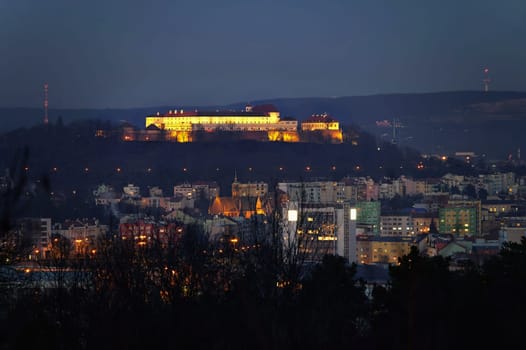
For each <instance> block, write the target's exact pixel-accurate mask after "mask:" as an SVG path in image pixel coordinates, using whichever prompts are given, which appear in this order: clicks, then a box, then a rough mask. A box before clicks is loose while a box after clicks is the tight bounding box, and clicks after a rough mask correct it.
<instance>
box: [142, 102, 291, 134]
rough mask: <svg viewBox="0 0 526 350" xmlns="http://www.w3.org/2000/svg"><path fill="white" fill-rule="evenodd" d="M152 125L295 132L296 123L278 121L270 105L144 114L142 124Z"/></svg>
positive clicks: (182, 128)
mask: <svg viewBox="0 0 526 350" xmlns="http://www.w3.org/2000/svg"><path fill="white" fill-rule="evenodd" d="M152 124H153V125H155V126H157V127H158V128H159V129H164V130H168V131H199V130H204V131H222V130H223V131H275V130H278V131H296V129H297V127H298V122H297V121H295V120H280V118H279V112H278V110H277V109H276V107H274V106H272V105H262V106H254V107H252V106H250V105H247V106H246V107H245V110H244V111H215V112H204V111H198V110H195V111H184V110H180V111H177V110H173V111H168V113H167V114H164V115H159V113H158V114H157V115H156V116H149V117H146V127H148V126H150V125H152Z"/></svg>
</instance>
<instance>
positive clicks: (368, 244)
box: [356, 235, 424, 264]
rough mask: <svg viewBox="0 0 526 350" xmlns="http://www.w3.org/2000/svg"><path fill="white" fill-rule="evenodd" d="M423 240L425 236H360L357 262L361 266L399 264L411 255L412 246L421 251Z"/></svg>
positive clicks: (357, 242)
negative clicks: (403, 257) (403, 258)
mask: <svg viewBox="0 0 526 350" xmlns="http://www.w3.org/2000/svg"><path fill="white" fill-rule="evenodd" d="M423 239H424V238H423V236H398V237H396V236H395V237H381V236H372V235H358V236H357V237H356V260H357V261H358V263H360V264H397V263H398V259H399V258H401V257H402V256H404V255H407V254H409V252H410V251H411V247H412V246H416V247H418V248H419V250H421V249H422V247H423Z"/></svg>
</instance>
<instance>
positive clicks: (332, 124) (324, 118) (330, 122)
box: [301, 113, 340, 131]
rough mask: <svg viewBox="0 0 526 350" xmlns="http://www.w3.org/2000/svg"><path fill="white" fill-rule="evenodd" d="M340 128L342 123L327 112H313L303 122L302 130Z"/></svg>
mask: <svg viewBox="0 0 526 350" xmlns="http://www.w3.org/2000/svg"><path fill="white" fill-rule="evenodd" d="M316 130H340V123H338V121H337V120H336V119H334V118H333V117H331V116H330V115H328V114H327V113H323V114H313V115H311V116H310V117H309V118H308V119H307V120H305V121H303V122H301V131H316Z"/></svg>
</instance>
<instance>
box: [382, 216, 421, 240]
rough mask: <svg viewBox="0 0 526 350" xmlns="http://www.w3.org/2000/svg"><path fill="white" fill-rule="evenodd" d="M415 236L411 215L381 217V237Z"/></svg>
mask: <svg viewBox="0 0 526 350" xmlns="http://www.w3.org/2000/svg"><path fill="white" fill-rule="evenodd" d="M414 234H415V228H414V223H413V218H412V217H411V216H409V215H382V216H380V235H381V236H410V235H414Z"/></svg>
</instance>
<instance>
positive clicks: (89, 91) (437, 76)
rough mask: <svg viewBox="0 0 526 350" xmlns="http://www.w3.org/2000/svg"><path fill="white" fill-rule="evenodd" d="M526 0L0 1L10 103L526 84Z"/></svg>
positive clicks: (0, 64)
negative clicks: (46, 95)
mask: <svg viewBox="0 0 526 350" xmlns="http://www.w3.org/2000/svg"><path fill="white" fill-rule="evenodd" d="M525 17H526V5H525V4H524V2H523V1H521V0H504V1H493V0H481V1H461V2H459V1H453V0H446V1H426V2H421V1H416V0H404V1H396V2H393V1H376V0H375V1H312V0H306V1H292V0H285V1H267V0H263V1H236V0H225V1H213V0H199V1H153V2H148V3H146V2H143V1H136V0H126V1H119V0H109V1H90V2H80V3H76V2H75V3H73V2H71V1H66V0H49V1H45V2H44V1H38V0H17V1H10V0H3V1H0V43H1V44H0V56H1V57H2V60H1V61H0V81H2V84H1V85H0V106H2V107H36V106H41V101H42V85H43V83H44V82H47V83H49V86H50V89H51V90H50V91H51V96H52V104H51V106H53V107H55V108H80V107H82V108H106V107H112V108H117V107H142V106H156V105H172V104H185V105H215V104H228V103H234V102H248V101H252V100H257V99H263V98H275V97H314V96H316V97H317V96H320V97H331V96H351V95H367V94H379V93H407V92H412V93H419V92H433V91H451V90H480V89H481V87H482V82H481V81H482V79H483V73H482V71H483V69H484V68H485V67H489V68H490V75H491V79H492V88H493V89H494V90H507V91H511V90H513V91H524V90H526V86H525V83H524V82H525V81H526V70H525V69H524V62H525V59H526V47H525V46H524V45H523V40H524V38H523V37H524V33H526V22H525V21H524V18H525Z"/></svg>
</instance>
